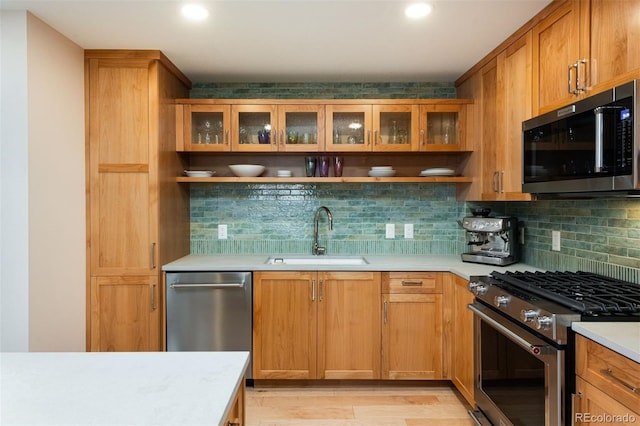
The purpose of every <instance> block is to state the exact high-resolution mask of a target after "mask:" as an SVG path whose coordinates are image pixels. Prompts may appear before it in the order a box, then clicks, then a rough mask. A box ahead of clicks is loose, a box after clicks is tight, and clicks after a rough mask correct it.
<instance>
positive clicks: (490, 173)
mask: <svg viewBox="0 0 640 426" xmlns="http://www.w3.org/2000/svg"><path fill="white" fill-rule="evenodd" d="M481 79H482V82H481V85H482V149H481V155H482V199H483V200H485V199H487V200H494V199H497V197H498V195H499V192H500V189H499V182H500V171H499V165H498V150H499V149H501V147H500V143H499V135H498V104H497V102H498V61H497V60H496V59H494V60H492V61H491V62H490V63H489V64H487V65H486V66H485V67H483V68H482V70H481Z"/></svg>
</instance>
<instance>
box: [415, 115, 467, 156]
mask: <svg viewBox="0 0 640 426" xmlns="http://www.w3.org/2000/svg"><path fill="white" fill-rule="evenodd" d="M466 108H467V106H466V105H465V104H462V105H461V104H457V105H456V104H454V105H422V106H421V107H420V151H464V150H465V148H466V146H465V140H464V128H465V123H466Z"/></svg>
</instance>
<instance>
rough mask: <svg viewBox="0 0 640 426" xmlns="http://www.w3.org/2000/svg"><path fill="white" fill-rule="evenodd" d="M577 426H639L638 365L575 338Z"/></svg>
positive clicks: (584, 339) (597, 345)
mask: <svg viewBox="0 0 640 426" xmlns="http://www.w3.org/2000/svg"><path fill="white" fill-rule="evenodd" d="M576 375H577V377H576V394H575V396H574V410H573V411H574V412H573V420H574V422H575V424H576V425H583V424H584V425H587V424H592V423H598V424H608V425H614V424H616V425H618V424H623V425H640V395H639V394H638V387H639V386H640V364H639V363H637V362H635V361H633V360H632V359H629V358H627V357H625V356H623V355H620V354H618V353H617V352H614V351H612V350H610V349H608V348H606V347H604V346H602V345H600V344H599V343H596V342H594V341H593V340H591V339H588V338H586V337H584V336H581V335H577V336H576Z"/></svg>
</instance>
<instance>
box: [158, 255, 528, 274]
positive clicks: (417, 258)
mask: <svg viewBox="0 0 640 426" xmlns="http://www.w3.org/2000/svg"><path fill="white" fill-rule="evenodd" d="M285 256H286V255H285ZM291 256H299V255H291ZM363 256H364V258H365V259H366V260H367V261H368V263H367V264H365V265H287V264H284V265H283V264H275V265H271V264H268V263H267V259H268V258H269V257H271V256H269V255H266V254H263V255H256V254H251V255H188V256H185V257H182V258H180V259H177V260H175V261H174V262H171V263H168V264H166V265H164V266H163V267H162V269H163V270H164V271H166V272H190V271H191V272H193V271H428V272H452V273H454V274H456V275H458V276H460V277H462V278H465V279H469V277H470V276H471V275H488V274H490V273H491V272H492V271H495V270H498V271H534V270H537V269H536V268H533V267H532V266H529V265H527V264H525V263H515V264H513V265H508V266H495V265H482V264H479V263H469V262H463V261H462V260H461V259H460V256H459V255H457V256H447V255H407V256H404V255H388V256H386V255H385V256H380V255H366V254H365V255H363ZM319 257H323V256H319ZM326 257H331V256H330V255H329V256H326Z"/></svg>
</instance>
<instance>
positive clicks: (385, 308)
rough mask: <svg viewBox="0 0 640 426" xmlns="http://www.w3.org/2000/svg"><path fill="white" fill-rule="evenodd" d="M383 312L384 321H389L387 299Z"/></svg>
mask: <svg viewBox="0 0 640 426" xmlns="http://www.w3.org/2000/svg"><path fill="white" fill-rule="evenodd" d="M382 312H383V318H384V323H385V324H386V323H387V312H388V308H387V301H386V300H385V301H384V305H383V309H382Z"/></svg>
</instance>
